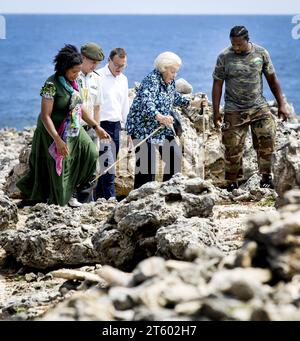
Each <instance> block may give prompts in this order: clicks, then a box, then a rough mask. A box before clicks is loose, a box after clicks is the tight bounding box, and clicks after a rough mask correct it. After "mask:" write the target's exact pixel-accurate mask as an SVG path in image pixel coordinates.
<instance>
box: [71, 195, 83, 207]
mask: <svg viewBox="0 0 300 341" xmlns="http://www.w3.org/2000/svg"><path fill="white" fill-rule="evenodd" d="M68 205H69V206H70V207H80V206H82V203H81V202H79V201H78V200H77V198H74V197H71V199H70V200H69V202H68Z"/></svg>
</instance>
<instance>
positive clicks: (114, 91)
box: [97, 64, 129, 124]
mask: <svg viewBox="0 0 300 341" xmlns="http://www.w3.org/2000/svg"><path fill="white" fill-rule="evenodd" d="M97 73H98V74H99V75H100V91H101V93H102V96H103V103H101V109H100V121H111V122H118V121H121V122H123V123H124V124H125V123H126V119H127V115H128V112H129V99H128V80H127V77H126V76H125V75H124V74H122V73H121V74H120V75H118V76H116V77H115V76H114V75H113V74H112V73H111V72H110V70H109V68H108V64H106V65H105V66H104V67H103V68H101V69H99V70H97Z"/></svg>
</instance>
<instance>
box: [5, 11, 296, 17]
mask: <svg viewBox="0 0 300 341" xmlns="http://www.w3.org/2000/svg"><path fill="white" fill-rule="evenodd" d="M297 14H298V13H70V12H64V13H60V12H25V13H20V12H1V11H0V15H157V16H160V15H194V16H197V15H223V16H226V15H261V16H263V15H265V16H271V15H274V16H283V15H286V16H289V15H293V16H294V15H297Z"/></svg>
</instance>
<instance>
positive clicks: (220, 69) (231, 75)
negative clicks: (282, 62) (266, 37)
mask: <svg viewBox="0 0 300 341" xmlns="http://www.w3.org/2000/svg"><path fill="white" fill-rule="evenodd" d="M251 45H252V46H251V50H250V51H249V52H247V53H245V54H237V53H235V52H234V51H233V49H232V47H228V48H226V49H225V50H223V51H222V52H221V53H220V55H219V56H218V59H217V64H216V66H215V69H214V72H213V78H214V79H216V80H223V81H225V108H224V109H225V112H236V111H245V110H259V109H261V108H263V107H266V106H268V104H267V101H266V99H265V97H264V96H263V80H262V74H264V75H270V74H273V73H274V72H275V70H274V67H273V64H272V61H271V58H270V56H269V53H268V51H267V50H266V49H264V48H263V47H261V46H258V45H255V44H253V43H251Z"/></svg>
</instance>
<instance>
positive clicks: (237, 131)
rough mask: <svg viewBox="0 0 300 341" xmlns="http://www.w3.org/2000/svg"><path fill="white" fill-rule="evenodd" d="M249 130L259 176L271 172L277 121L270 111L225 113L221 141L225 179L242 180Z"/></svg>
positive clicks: (264, 109)
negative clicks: (223, 150)
mask: <svg viewBox="0 0 300 341" xmlns="http://www.w3.org/2000/svg"><path fill="white" fill-rule="evenodd" d="M249 127H250V128H251V134H252V141H253V147H254V149H255V150H256V153H257V160H258V168H259V172H260V173H261V174H270V173H271V157H272V153H273V151H274V148H275V135H276V122H275V120H274V118H273V116H272V114H271V112H270V111H269V108H263V109H260V110H259V111H257V110H256V111H252V112H251V111H250V110H249V111H247V112H234V113H225V117H224V124H223V127H222V142H223V144H224V146H225V179H226V180H231V181H235V180H238V179H242V178H243V160H242V156H243V149H244V145H245V139H246V136H247V132H248V130H249Z"/></svg>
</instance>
